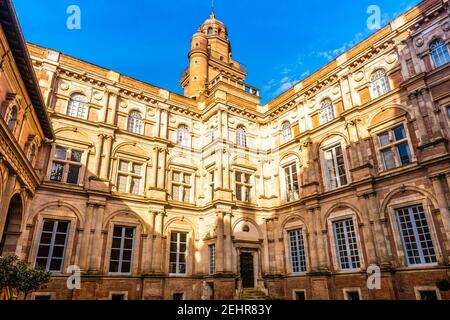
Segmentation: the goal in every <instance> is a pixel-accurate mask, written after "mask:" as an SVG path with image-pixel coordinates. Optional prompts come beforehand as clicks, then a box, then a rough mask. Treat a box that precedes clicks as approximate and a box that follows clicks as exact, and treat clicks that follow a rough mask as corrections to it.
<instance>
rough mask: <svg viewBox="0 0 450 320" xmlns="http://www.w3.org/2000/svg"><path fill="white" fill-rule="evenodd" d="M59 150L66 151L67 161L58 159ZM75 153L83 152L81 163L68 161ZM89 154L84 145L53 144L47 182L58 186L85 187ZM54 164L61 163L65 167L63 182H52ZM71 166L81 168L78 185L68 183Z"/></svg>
mask: <svg viewBox="0 0 450 320" xmlns="http://www.w3.org/2000/svg"><path fill="white" fill-rule="evenodd" d="M58 148H61V149H66V159H65V160H63V159H58V158H57V157H56V150H57V149H58ZM73 151H80V152H82V155H81V161H80V162H76V161H72V160H67V159H71V157H72V152H73ZM88 153H89V151H88V150H87V149H86V148H85V147H83V145H75V144H68V143H65V142H56V143H53V145H52V149H51V156H50V159H49V161H48V168H47V174H46V181H47V182H50V183H57V184H64V185H70V186H79V187H82V186H83V185H84V179H85V172H86V160H87V157H88ZM54 163H59V164H62V165H63V174H62V177H61V181H56V180H51V174H52V171H53V164H54ZM70 166H77V167H80V171H79V173H78V183H77V184H74V183H68V182H67V177H68V173H69V168H70Z"/></svg>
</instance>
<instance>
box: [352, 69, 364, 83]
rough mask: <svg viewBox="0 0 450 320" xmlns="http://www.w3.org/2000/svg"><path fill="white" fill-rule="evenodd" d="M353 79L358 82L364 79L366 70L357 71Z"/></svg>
mask: <svg viewBox="0 0 450 320" xmlns="http://www.w3.org/2000/svg"><path fill="white" fill-rule="evenodd" d="M353 79H354V80H355V81H356V82H360V81H361V80H362V79H364V72H362V71H358V72H357V73H355V75H354V76H353Z"/></svg>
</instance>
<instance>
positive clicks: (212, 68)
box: [180, 10, 247, 99]
mask: <svg viewBox="0 0 450 320" xmlns="http://www.w3.org/2000/svg"><path fill="white" fill-rule="evenodd" d="M188 57H189V66H188V68H186V70H185V72H184V73H183V75H182V77H181V79H180V84H181V86H182V87H183V89H184V95H185V96H186V97H189V98H195V99H199V98H201V97H205V96H208V93H209V89H210V88H211V85H212V82H213V81H214V79H216V78H217V77H218V76H219V75H220V74H224V75H225V74H226V75H227V77H229V78H230V79H231V80H232V81H233V82H235V83H237V84H239V85H240V84H242V88H243V90H245V89H244V81H245V77H246V76H247V72H246V71H245V68H244V67H243V66H241V65H240V64H239V63H238V62H237V61H234V60H233V58H232V50H231V44H230V41H229V39H228V32H227V28H226V26H225V24H224V23H223V22H221V21H220V20H218V19H216V17H215V14H214V10H213V11H212V12H211V15H210V17H209V19H207V20H206V21H205V22H204V23H203V24H202V25H201V26H200V27H199V29H198V30H197V32H196V33H195V34H194V35H193V37H192V41H191V48H190V51H189V55H188Z"/></svg>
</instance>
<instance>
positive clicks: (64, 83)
mask: <svg viewBox="0 0 450 320" xmlns="http://www.w3.org/2000/svg"><path fill="white" fill-rule="evenodd" d="M59 87H60V88H61V90H63V91H67V90H69V84H68V83H67V82H61V84H60V85H59Z"/></svg>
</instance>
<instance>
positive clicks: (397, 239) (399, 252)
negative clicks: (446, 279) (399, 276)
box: [387, 193, 442, 268]
mask: <svg viewBox="0 0 450 320" xmlns="http://www.w3.org/2000/svg"><path fill="white" fill-rule="evenodd" d="M417 205H422V206H423V209H424V213H425V218H426V220H427V224H428V228H429V230H430V235H431V239H432V241H433V245H434V250H435V254H436V260H437V263H436V264H439V263H440V262H441V260H442V250H441V246H440V243H439V238H438V235H437V229H436V225H435V223H434V219H433V215H432V213H431V206H432V205H433V204H432V203H431V202H430V200H429V199H427V198H426V197H425V196H423V195H421V194H418V193H415V194H413V195H410V196H406V197H402V198H398V199H393V200H391V201H390V203H389V205H388V207H387V214H388V216H389V220H390V227H391V232H392V234H393V240H394V243H395V248H393V250H396V256H397V259H399V262H400V264H401V265H403V266H404V267H405V268H416V267H420V266H414V265H413V266H408V261H407V256H406V254H405V250H404V244H403V240H402V236H401V235H400V226H399V225H398V220H397V213H396V210H397V209H401V208H404V207H409V206H417ZM428 266H430V265H428Z"/></svg>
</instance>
